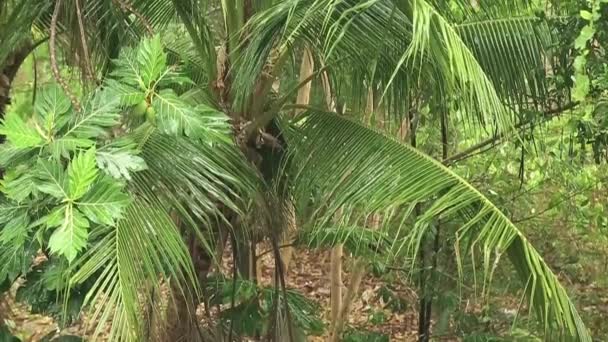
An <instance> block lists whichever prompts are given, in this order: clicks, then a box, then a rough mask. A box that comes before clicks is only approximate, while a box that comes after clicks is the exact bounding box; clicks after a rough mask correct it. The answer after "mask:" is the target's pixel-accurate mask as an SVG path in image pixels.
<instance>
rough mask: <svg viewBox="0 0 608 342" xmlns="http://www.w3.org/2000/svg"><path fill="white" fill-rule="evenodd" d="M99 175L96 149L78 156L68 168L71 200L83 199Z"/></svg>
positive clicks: (93, 148)
mask: <svg viewBox="0 0 608 342" xmlns="http://www.w3.org/2000/svg"><path fill="white" fill-rule="evenodd" d="M98 173H99V170H98V169H97V163H96V162H95V147H92V148H90V149H88V150H87V151H86V152H81V153H79V154H78V155H76V157H74V159H73V160H72V162H71V163H70V166H69V167H68V179H69V190H70V198H71V199H72V200H77V199H79V198H81V197H82V196H83V195H84V194H85V193H86V192H87V191H88V190H89V188H90V187H91V185H92V184H93V182H95V179H96V178H97V175H98Z"/></svg>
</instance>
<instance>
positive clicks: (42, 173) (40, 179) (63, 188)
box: [35, 159, 69, 199]
mask: <svg viewBox="0 0 608 342" xmlns="http://www.w3.org/2000/svg"><path fill="white" fill-rule="evenodd" d="M35 175H36V178H37V186H38V190H39V191H41V192H44V193H45V194H49V195H51V196H53V197H55V198H59V199H67V198H69V196H68V191H67V188H68V186H67V180H68V179H67V177H66V176H65V171H64V170H63V168H62V167H61V164H59V162H57V161H55V160H52V161H46V160H42V159H39V160H38V164H37V165H36V170H35Z"/></svg>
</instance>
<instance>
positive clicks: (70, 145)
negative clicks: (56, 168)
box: [48, 136, 95, 159]
mask: <svg viewBox="0 0 608 342" xmlns="http://www.w3.org/2000/svg"><path fill="white" fill-rule="evenodd" d="M93 145H95V142H94V141H93V140H90V139H84V138H77V137H74V136H63V137H61V138H59V139H56V140H53V142H51V143H50V144H49V146H48V149H49V152H50V153H51V155H53V157H55V158H57V159H59V157H64V158H66V159H67V158H69V157H70V152H74V151H76V150H78V149H84V148H89V147H91V146H93Z"/></svg>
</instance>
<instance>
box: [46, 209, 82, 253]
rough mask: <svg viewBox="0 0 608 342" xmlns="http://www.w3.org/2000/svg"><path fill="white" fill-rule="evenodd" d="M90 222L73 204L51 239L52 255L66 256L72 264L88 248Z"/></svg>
mask: <svg viewBox="0 0 608 342" xmlns="http://www.w3.org/2000/svg"><path fill="white" fill-rule="evenodd" d="M88 228H89V221H88V220H87V219H86V217H85V216H84V215H82V213H80V212H79V211H78V210H77V209H76V208H74V207H73V206H72V204H67V205H66V206H65V210H64V216H63V222H62V224H61V226H60V227H59V228H57V229H56V230H55V231H54V232H53V234H52V235H51V238H50V239H49V248H50V250H51V253H53V254H57V255H62V256H64V257H65V258H66V259H67V260H68V261H69V262H72V261H73V260H74V259H75V258H76V256H77V255H78V253H79V252H80V251H81V250H82V249H83V248H84V247H85V246H86V244H87V239H88V237H89V231H88Z"/></svg>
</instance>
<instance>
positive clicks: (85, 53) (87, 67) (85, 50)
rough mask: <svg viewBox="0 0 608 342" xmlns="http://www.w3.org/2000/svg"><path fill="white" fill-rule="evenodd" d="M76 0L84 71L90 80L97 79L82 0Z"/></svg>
mask: <svg viewBox="0 0 608 342" xmlns="http://www.w3.org/2000/svg"><path fill="white" fill-rule="evenodd" d="M75 2H76V17H77V18H78V29H79V30H80V43H81V45H82V57H83V63H84V72H85V75H87V78H88V79H89V81H95V74H94V72H93V65H92V64H91V58H90V56H89V47H88V45H87V37H86V33H85V31H84V22H83V20H82V10H81V9H80V0H75Z"/></svg>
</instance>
